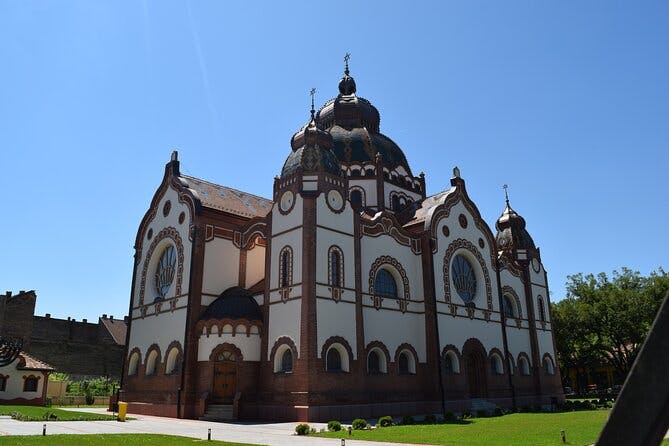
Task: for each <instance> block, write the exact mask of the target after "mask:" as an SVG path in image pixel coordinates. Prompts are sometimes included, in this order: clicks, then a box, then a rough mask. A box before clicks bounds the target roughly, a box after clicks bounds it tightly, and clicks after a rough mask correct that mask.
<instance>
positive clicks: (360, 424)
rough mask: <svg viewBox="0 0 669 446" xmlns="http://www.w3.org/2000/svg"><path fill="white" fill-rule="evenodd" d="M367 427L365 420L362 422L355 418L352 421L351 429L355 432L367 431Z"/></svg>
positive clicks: (360, 419)
mask: <svg viewBox="0 0 669 446" xmlns="http://www.w3.org/2000/svg"><path fill="white" fill-rule="evenodd" d="M367 426H369V425H368V424H367V420H364V419H362V418H356V419H355V420H353V423H351V427H353V429H355V430H357V431H359V430H362V429H367Z"/></svg>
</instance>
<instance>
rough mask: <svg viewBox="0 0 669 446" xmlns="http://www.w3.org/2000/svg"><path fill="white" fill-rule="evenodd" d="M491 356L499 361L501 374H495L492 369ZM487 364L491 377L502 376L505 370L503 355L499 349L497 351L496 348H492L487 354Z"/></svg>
mask: <svg viewBox="0 0 669 446" xmlns="http://www.w3.org/2000/svg"><path fill="white" fill-rule="evenodd" d="M493 355H497V357H498V358H499V360H500V361H501V366H502V373H497V372H496V371H495V370H494V369H493V367H492V357H493ZM488 364H489V366H490V373H492V374H493V375H504V371H505V370H506V367H505V366H504V353H502V351H501V350H500V349H498V348H497V347H493V348H492V349H490V351H489V352H488Z"/></svg>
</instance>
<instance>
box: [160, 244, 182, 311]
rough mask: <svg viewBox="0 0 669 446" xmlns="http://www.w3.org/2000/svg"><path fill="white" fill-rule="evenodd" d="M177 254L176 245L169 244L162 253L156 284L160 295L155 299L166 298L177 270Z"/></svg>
mask: <svg viewBox="0 0 669 446" xmlns="http://www.w3.org/2000/svg"><path fill="white" fill-rule="evenodd" d="M176 264H177V254H176V250H175V249H174V246H172V245H169V246H168V247H167V248H165V249H164V250H163V252H162V254H161V255H160V260H159V261H158V266H157V267H156V273H155V285H156V292H157V293H158V296H157V297H156V299H155V300H159V299H163V298H165V295H166V294H167V292H168V291H169V290H170V287H171V286H172V280H173V279H174V272H175V271H176Z"/></svg>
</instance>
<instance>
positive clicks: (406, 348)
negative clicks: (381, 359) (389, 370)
mask: <svg viewBox="0 0 669 446" xmlns="http://www.w3.org/2000/svg"><path fill="white" fill-rule="evenodd" d="M402 352H409V353H410V354H411V356H412V357H413V363H414V373H413V374H417V373H418V352H416V349H415V348H414V347H413V345H411V344H409V343H407V342H404V343H402V344H400V345H398V346H397V348H396V349H395V356H394V358H393V359H394V361H393V362H394V363H395V371H396V373H397V374H399V371H400V365H399V361H400V354H401V353H402Z"/></svg>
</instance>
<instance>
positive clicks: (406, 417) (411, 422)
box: [402, 415, 416, 425]
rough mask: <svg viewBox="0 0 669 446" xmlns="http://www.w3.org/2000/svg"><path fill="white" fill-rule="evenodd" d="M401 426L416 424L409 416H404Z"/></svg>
mask: <svg viewBox="0 0 669 446" xmlns="http://www.w3.org/2000/svg"><path fill="white" fill-rule="evenodd" d="M402 424H404V425H410V424H416V420H414V419H413V417H411V416H409V415H405V416H404V417H403V418H402Z"/></svg>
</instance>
